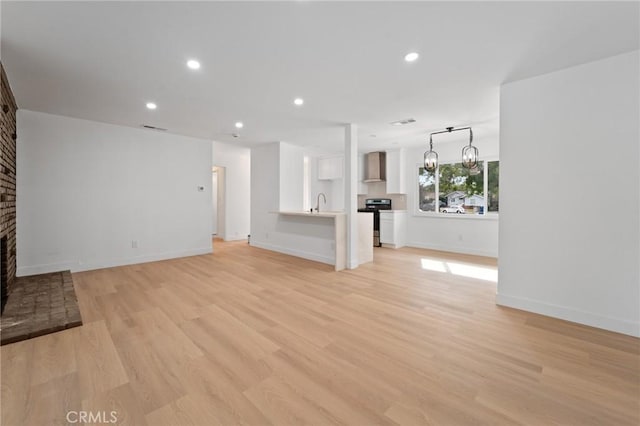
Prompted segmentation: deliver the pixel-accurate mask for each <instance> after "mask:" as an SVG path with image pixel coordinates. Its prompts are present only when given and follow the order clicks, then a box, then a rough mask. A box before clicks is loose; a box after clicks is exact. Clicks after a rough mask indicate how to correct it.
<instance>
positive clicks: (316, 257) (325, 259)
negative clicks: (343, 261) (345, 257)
mask: <svg viewBox="0 0 640 426" xmlns="http://www.w3.org/2000/svg"><path fill="white" fill-rule="evenodd" d="M251 246H252V247H258V248H262V249H265V250H271V251H277V252H278V253H283V254H288V255H290V256H296V257H301V258H303V259H307V260H313V261H316V262H320V263H326V264H328V265H335V259H334V258H333V257H332V256H323V255H321V254H317V253H311V252H307V251H303V250H296V249H292V248H289V247H281V246H277V245H274V244H269V243H265V242H263V241H253V240H252V241H251Z"/></svg>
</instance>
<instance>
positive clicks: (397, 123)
mask: <svg viewBox="0 0 640 426" xmlns="http://www.w3.org/2000/svg"><path fill="white" fill-rule="evenodd" d="M415 122H416V120H415V119H414V118H405V119H404V120H398V121H392V122H391V124H392V125H394V126H404V125H405V124H411V123H415Z"/></svg>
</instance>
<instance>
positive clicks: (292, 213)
mask: <svg viewBox="0 0 640 426" xmlns="http://www.w3.org/2000/svg"><path fill="white" fill-rule="evenodd" d="M272 213H278V214H283V215H287V216H305V217H329V218H333V217H336V216H344V215H345V212H331V211H327V212H322V211H321V212H320V213H315V212H314V213H311V212H307V211H277V212H272Z"/></svg>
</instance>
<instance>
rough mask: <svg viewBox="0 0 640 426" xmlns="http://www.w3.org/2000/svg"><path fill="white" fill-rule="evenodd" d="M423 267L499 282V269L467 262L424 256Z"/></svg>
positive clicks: (428, 269)
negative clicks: (446, 260)
mask: <svg viewBox="0 0 640 426" xmlns="http://www.w3.org/2000/svg"><path fill="white" fill-rule="evenodd" d="M420 265H421V266H422V269H425V270H427V271H435V272H443V273H449V274H452V275H458V276H462V277H469V278H476V279H478V280H484V281H491V282H494V283H497V282H498V270H497V269H496V268H491V267H486V266H474V265H468V264H465V263H456V262H443V261H441V260H436V259H429V258H422V259H420Z"/></svg>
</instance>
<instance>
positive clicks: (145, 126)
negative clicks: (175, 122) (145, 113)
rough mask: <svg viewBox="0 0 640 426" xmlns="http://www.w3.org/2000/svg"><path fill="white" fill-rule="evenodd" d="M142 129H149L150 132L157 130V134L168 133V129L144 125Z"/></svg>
mask: <svg viewBox="0 0 640 426" xmlns="http://www.w3.org/2000/svg"><path fill="white" fill-rule="evenodd" d="M142 128H144V129H149V130H155V131H157V132H166V131H167V129H163V128H162V127H156V126H150V125H148V124H142Z"/></svg>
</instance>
